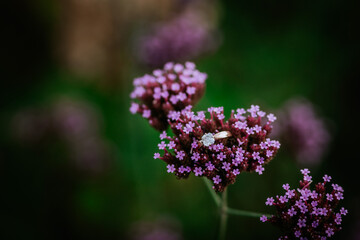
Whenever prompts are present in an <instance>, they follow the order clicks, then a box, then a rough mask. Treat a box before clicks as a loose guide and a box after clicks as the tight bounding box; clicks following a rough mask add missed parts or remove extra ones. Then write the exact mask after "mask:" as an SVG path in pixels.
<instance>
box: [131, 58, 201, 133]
mask: <svg viewBox="0 0 360 240" xmlns="http://www.w3.org/2000/svg"><path fill="white" fill-rule="evenodd" d="M206 78H207V75H206V74H205V73H201V72H199V71H198V70H197V69H195V64H194V63H191V62H186V63H185V65H182V64H179V63H177V64H174V63H167V64H165V66H164V69H163V70H160V69H158V70H154V71H153V74H152V75H148V74H146V75H145V76H143V77H140V78H136V79H135V80H134V85H135V89H134V91H133V92H132V93H131V95H130V96H131V98H132V99H137V100H138V101H139V102H140V103H135V102H132V104H131V107H130V112H132V113H133V114H135V113H139V114H141V115H142V116H143V117H144V118H147V119H148V120H149V123H150V124H151V125H152V126H153V127H154V128H155V129H157V130H159V131H162V130H165V129H167V127H168V119H167V115H168V113H169V112H170V111H174V110H176V111H180V110H182V109H184V108H185V107H186V106H188V105H193V104H195V103H196V102H197V101H198V100H199V99H200V98H201V97H202V95H203V93H204V90H205V80H206Z"/></svg>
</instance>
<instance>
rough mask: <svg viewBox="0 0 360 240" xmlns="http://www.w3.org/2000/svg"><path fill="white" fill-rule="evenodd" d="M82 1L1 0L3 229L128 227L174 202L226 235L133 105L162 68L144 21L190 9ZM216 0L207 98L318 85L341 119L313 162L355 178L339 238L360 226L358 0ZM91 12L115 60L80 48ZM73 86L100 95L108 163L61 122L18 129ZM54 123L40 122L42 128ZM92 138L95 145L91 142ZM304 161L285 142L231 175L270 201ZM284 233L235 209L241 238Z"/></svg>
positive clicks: (258, 100) (176, 214) (237, 99)
mask: <svg viewBox="0 0 360 240" xmlns="http://www.w3.org/2000/svg"><path fill="white" fill-rule="evenodd" d="M79 2H82V3H83V4H84V6H85V5H86V1H85V0H84V1H70V0H67V1H51V2H50V1H45V0H36V1H6V2H4V3H2V4H1V5H2V7H1V10H2V11H1V12H2V13H1V19H2V20H1V22H2V27H1V29H2V34H1V35H2V37H1V42H2V44H1V52H2V54H1V68H0V69H1V78H2V81H1V83H2V84H1V88H0V105H1V112H0V121H1V122H0V141H1V148H0V150H1V152H0V172H1V174H0V175H1V181H0V182H1V189H2V196H1V197H0V199H1V200H0V203H1V204H0V205H1V210H0V214H1V218H2V220H3V223H2V224H1V225H2V227H1V230H0V238H1V239H127V238H131V229H132V228H133V226H134V223H135V222H136V221H154V220H156V219H158V218H161V217H163V216H167V217H168V216H170V218H172V219H176V222H177V224H178V225H179V226H181V230H180V231H181V234H182V235H183V238H184V239H215V238H216V235H217V228H218V217H217V210H216V208H215V205H214V203H213V202H212V199H211V198H210V195H209V193H208V192H207V190H206V188H205V187H204V186H203V183H202V181H201V179H199V178H195V177H193V176H191V177H190V178H189V179H188V180H182V181H178V180H176V178H175V177H174V176H173V175H171V174H167V173H166V171H165V164H164V163H163V162H161V161H159V160H154V159H153V157H152V156H153V153H154V152H155V151H156V150H157V148H156V146H157V143H158V141H159V138H158V133H157V132H156V131H155V130H153V129H152V128H150V127H149V126H148V124H147V123H146V121H145V120H144V119H142V118H141V117H140V116H137V115H135V116H134V115H131V114H130V113H129V110H128V109H129V106H130V98H129V94H130V92H131V91H132V80H133V79H134V78H135V77H138V76H141V75H143V74H144V73H146V72H149V71H150V69H149V68H146V67H144V66H142V65H141V64H138V63H137V61H136V59H135V57H134V54H133V51H134V45H133V42H134V38H135V37H134V36H136V34H137V30H138V29H139V27H142V28H144V26H145V28H146V26H147V25H146V23H149V21H150V22H151V21H156V20H159V19H161V20H164V19H169V18H171V17H172V16H173V15H175V14H176V12H177V9H176V8H175V9H174V8H172V7H171V6H169V5H170V4H168V3H167V2H171V1H152V3H151V4H149V3H146V1H140V0H138V1H134V3H132V2H131V1H128V2H127V1H120V0H119V1H107V4H108V6H110V7H108V8H106V9H103V8H102V7H99V8H97V7H96V6H98V5H97V4H99V1H95V0H93V1H90V2H95V3H94V4H93V3H91V4H93V5H94V6H95V7H94V6H93V7H92V8H91V7H89V8H85V7H83V5H82V4H79ZM178 2H179V1H178ZM180 2H184V4H185V2H190V0H189V1H180ZM75 3H77V4H75ZM135 3H136V4H135ZM177 4H178V3H177ZM212 4H215V5H216V9H217V11H218V17H219V26H218V28H219V31H220V32H221V34H222V37H221V39H222V40H221V44H220V46H219V48H218V50H217V51H215V52H214V53H212V54H209V55H207V56H203V57H201V58H199V59H196V60H195V62H196V64H197V67H198V69H199V70H200V71H202V72H206V73H207V74H208V75H209V78H208V80H207V90H206V93H205V96H204V98H203V99H202V100H201V101H200V103H199V104H198V105H197V107H196V109H197V110H199V109H206V108H207V107H209V106H224V107H225V112H226V113H227V114H229V112H230V109H234V108H238V107H245V108H247V107H248V106H249V105H250V104H259V105H261V107H262V108H263V109H265V110H266V111H269V110H275V109H277V108H279V107H281V106H282V105H283V104H284V102H286V101H287V100H288V99H290V98H292V97H296V96H302V97H306V98H307V99H309V100H310V101H311V102H312V103H313V104H314V105H316V106H317V109H319V112H321V115H322V116H324V118H326V119H327V121H328V122H329V125H330V132H331V136H332V141H331V143H330V146H329V150H328V152H327V154H326V155H325V156H324V159H323V161H322V163H321V164H320V165H319V166H317V167H314V168H310V169H311V170H312V173H313V178H314V179H315V181H320V178H321V177H322V176H323V174H325V173H327V174H329V175H331V176H332V177H333V180H334V182H336V183H338V184H339V185H341V186H343V188H344V189H345V200H344V201H343V203H342V204H343V206H344V207H346V208H347V209H349V215H348V216H346V217H344V221H343V224H342V226H343V230H342V231H340V232H339V233H337V234H336V235H335V237H334V239H359V236H360V235H359V234H360V233H359V228H358V227H359V223H360V209H359V200H360V198H359V189H360V188H359V180H358V168H357V166H358V161H359V157H358V155H357V154H358V142H359V140H358V136H359V135H358V134H359V131H358V129H359V124H358V123H357V120H358V118H357V113H358V88H357V82H358V80H359V72H360V70H359V65H358V63H357V62H358V58H359V40H360V39H359V37H358V29H359V25H358V22H359V4H358V2H355V1H354V2H350V1H230V0H229V1H219V2H212ZM100 5H101V3H100ZM149 6H153V7H149ZM77 17H79V18H81V17H83V19H85V20H81V21H80V20H78V19H77V20H76V18H77ZM93 17H95V19H93ZM96 17H99V18H100V20H98V19H96ZM74 19H75V20H74ZM86 20H87V21H89V22H87V21H86ZM75 23H76V24H78V25H77V27H78V28H75V27H74V26H76V24H75ZM81 24H82V25H81ZM82 26H87V27H88V26H91V27H90V29H95V30H94V32H93V33H92V32H91V31H84V34H82V33H81V32H80V33H79V36H78V38H80V39H77V40H76V41H77V42H78V43H80V45H79V48H80V47H81V46H86V45H87V44H88V41H91V40H93V39H96V38H97V37H99V36H104V38H103V39H102V38H101V39H100V40H99V42H100V43H101V44H102V45H101V46H102V48H100V49H101V50H99V51H102V52H104V56H105V58H104V59H105V60H103V61H100V63H101V66H102V67H101V68H100V67H99V68H97V67H98V66H99V62H97V61H98V60H99V59H98V58H97V55H86V53H87V51H86V48H85V50H84V54H85V55H84V56H83V55H82V54H81V52H80V57H82V56H83V57H84V59H85V60H84V61H89V62H88V63H86V64H85V65H84V66H80V67H79V65H78V64H77V63H75V64H74V63H72V62H71V60H69V59H68V58H67V54H69V52H70V53H71V52H73V51H74V50H73V49H74V48H72V47H68V46H67V45H71V40H68V39H69V38H68V35H69V34H71V33H72V32H73V31H75V32H76V31H78V30H79V29H80V30H81V29H82ZM71 27H74V28H75V30H74V29H71ZM69 29H70V30H69ZM109 29H110V30H109ZM96 31H99V32H96ZM89 32H90V33H91V34H88V35H87V33H89ZM81 37H82V38H81ZM70 39H71V38H70ZM69 42H70V43H69ZM75 49H76V47H75ZM70 55H71V54H70ZM80 59H81V58H80ZM79 69H80V70H79ZM63 98H66V99H75V101H80V102H82V103H84V104H86V105H87V106H91V109H94V112H95V115H96V118H97V121H95V122H96V124H97V125H98V126H96V128H98V131H97V137H98V138H99V139H100V140H99V141H101V142H102V143H106V146H107V151H106V158H105V157H104V158H102V157H100V158H99V159H98V161H104V162H101V163H100V164H99V166H101V169H100V168H99V169H97V168H95V169H94V168H91V169H88V168H87V167H86V166H85V167H84V166H80V167H79V166H78V165H77V164H74V162H72V160H71V159H72V158H71V157H69V154H68V153H67V149H68V148H69V147H68V146H67V144H64V143H63V142H62V140H59V137H58V135H56V134H58V133H56V134H53V132H59V131H57V130H56V129H55V130H53V131H52V132H51V134H49V136H46V138H44V139H42V140H39V141H37V140H36V141H35V140H31V139H30V140H27V141H25V142H23V141H20V140H19V139H18V138H17V137H16V134H14V131H15V130H14V123H13V121H14V116H16V114H17V113H19V112H22V111H24V109H25V110H26V109H36V110H35V112H36V113H35V115H37V114H38V113H37V112H38V111H40V112H41V113H42V114H45V115H46V113H49V112H50V110H49V109H51V108H52V106H53V105H54V102H55V103H56V102H57V100H58V99H63ZM39 109H40V110H39ZM25 117H26V116H25ZM41 126H42V124H40V126H37V127H31V128H32V129H31V130H32V131H33V132H35V133H38V132H39V131H41ZM54 128H56V126H55V127H54ZM60 132H61V131H60ZM87 150H88V151H90V154H92V153H91V150H92V149H91V147H90V148H89V149H87ZM84 164H86V162H85V163H84ZM96 166H97V165H96ZM299 169H300V166H299V165H298V164H296V162H295V161H294V160H293V159H292V157H291V155H290V154H289V153H288V152H287V150H286V149H284V148H281V149H280V152H279V154H278V156H277V157H276V158H275V159H274V160H273V161H272V162H271V164H269V165H268V166H267V167H266V171H265V172H264V174H263V175H261V176H258V175H256V174H244V175H242V176H239V177H238V180H237V182H236V184H234V185H232V186H230V187H229V198H230V200H229V201H230V205H231V206H232V207H234V208H239V209H247V210H254V211H262V212H270V211H271V209H268V208H266V206H265V204H264V202H265V200H266V197H268V196H275V195H276V194H279V193H280V192H282V190H281V185H282V183H285V182H288V183H290V185H291V186H296V184H297V182H298V179H299V177H300V173H299ZM279 234H280V233H279V232H278V230H277V229H276V228H275V227H273V226H271V225H270V224H262V223H260V222H259V220H258V219H252V218H244V217H237V216H231V217H230V218H229V228H228V239H240V238H241V239H277V237H278V236H279Z"/></svg>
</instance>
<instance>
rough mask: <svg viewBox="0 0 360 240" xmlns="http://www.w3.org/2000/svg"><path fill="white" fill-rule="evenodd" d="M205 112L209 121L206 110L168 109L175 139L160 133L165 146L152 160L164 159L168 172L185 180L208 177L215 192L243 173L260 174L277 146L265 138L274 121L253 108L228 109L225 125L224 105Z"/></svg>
mask: <svg viewBox="0 0 360 240" xmlns="http://www.w3.org/2000/svg"><path fill="white" fill-rule="evenodd" d="M208 112H209V113H210V118H206V116H205V112H204V111H200V112H197V113H196V114H195V113H194V112H193V111H191V106H188V107H186V108H185V109H184V110H182V111H171V112H170V113H169V123H170V127H171V129H172V131H173V133H174V136H173V137H169V136H167V134H166V132H163V133H162V134H161V135H160V138H161V139H162V140H163V139H164V140H168V141H169V142H168V143H167V144H166V143H165V141H161V142H160V144H159V145H158V146H159V149H160V150H163V151H164V153H163V154H162V155H160V154H159V153H155V155H154V158H160V159H162V160H163V161H165V162H166V163H167V164H168V165H167V169H168V170H167V171H168V172H169V173H174V174H175V175H176V176H177V177H178V178H187V177H188V176H189V175H190V173H194V175H195V176H199V177H202V176H203V177H206V178H208V179H209V180H211V181H212V182H213V183H214V186H213V189H215V191H217V192H222V191H224V189H225V188H226V187H227V186H228V185H229V184H233V183H234V182H235V178H236V176H237V175H239V174H240V173H241V172H253V171H255V172H257V173H258V174H259V175H261V174H262V173H263V171H264V167H263V166H264V165H265V164H267V163H268V162H270V160H271V159H273V157H274V156H275V155H276V153H277V151H278V149H279V147H280V143H279V142H278V141H275V140H270V139H269V138H268V135H269V134H270V131H271V129H272V122H273V121H275V119H276V117H275V116H274V115H273V114H268V115H267V118H266V117H265V116H266V113H265V112H263V111H261V110H260V108H259V106H254V105H252V106H251V108H249V109H247V111H246V110H244V109H242V108H241V109H237V110H236V113H235V111H232V113H231V116H230V118H229V119H228V120H227V121H225V120H224V119H225V115H224V111H223V107H218V108H214V107H211V108H209V109H208ZM246 112H247V113H248V114H247V115H244V114H245V113H246ZM165 145H166V146H167V147H165ZM159 156H160V157H159Z"/></svg>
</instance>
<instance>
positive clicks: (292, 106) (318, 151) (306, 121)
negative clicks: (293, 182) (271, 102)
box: [275, 99, 331, 166]
mask: <svg viewBox="0 0 360 240" xmlns="http://www.w3.org/2000/svg"><path fill="white" fill-rule="evenodd" d="M279 116H280V117H279V123H278V125H277V126H275V130H276V132H277V133H275V136H277V137H280V136H281V137H282V138H283V139H284V140H285V142H286V143H287V144H288V146H289V149H290V150H291V152H292V154H293V155H294V156H295V159H296V160H297V161H298V162H299V163H300V164H302V165H304V166H309V165H318V164H319V163H320V162H321V160H322V158H323V156H324V155H325V153H326V151H327V149H328V145H329V142H330V138H331V136H330V133H329V131H328V129H327V126H326V122H325V121H324V119H323V118H322V117H321V116H319V115H318V114H317V113H316V111H315V107H314V106H313V104H312V103H311V102H309V101H308V100H305V99H292V100H290V101H289V102H288V103H287V104H286V105H285V106H284V107H283V108H282V109H281V111H280V113H279Z"/></svg>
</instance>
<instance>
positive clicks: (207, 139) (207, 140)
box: [201, 133, 215, 147]
mask: <svg viewBox="0 0 360 240" xmlns="http://www.w3.org/2000/svg"><path fill="white" fill-rule="evenodd" d="M201 142H202V143H203V144H204V146H206V147H208V146H210V145H211V144H214V143H215V138H214V136H213V135H212V133H206V134H204V135H203V136H202V137H201Z"/></svg>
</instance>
